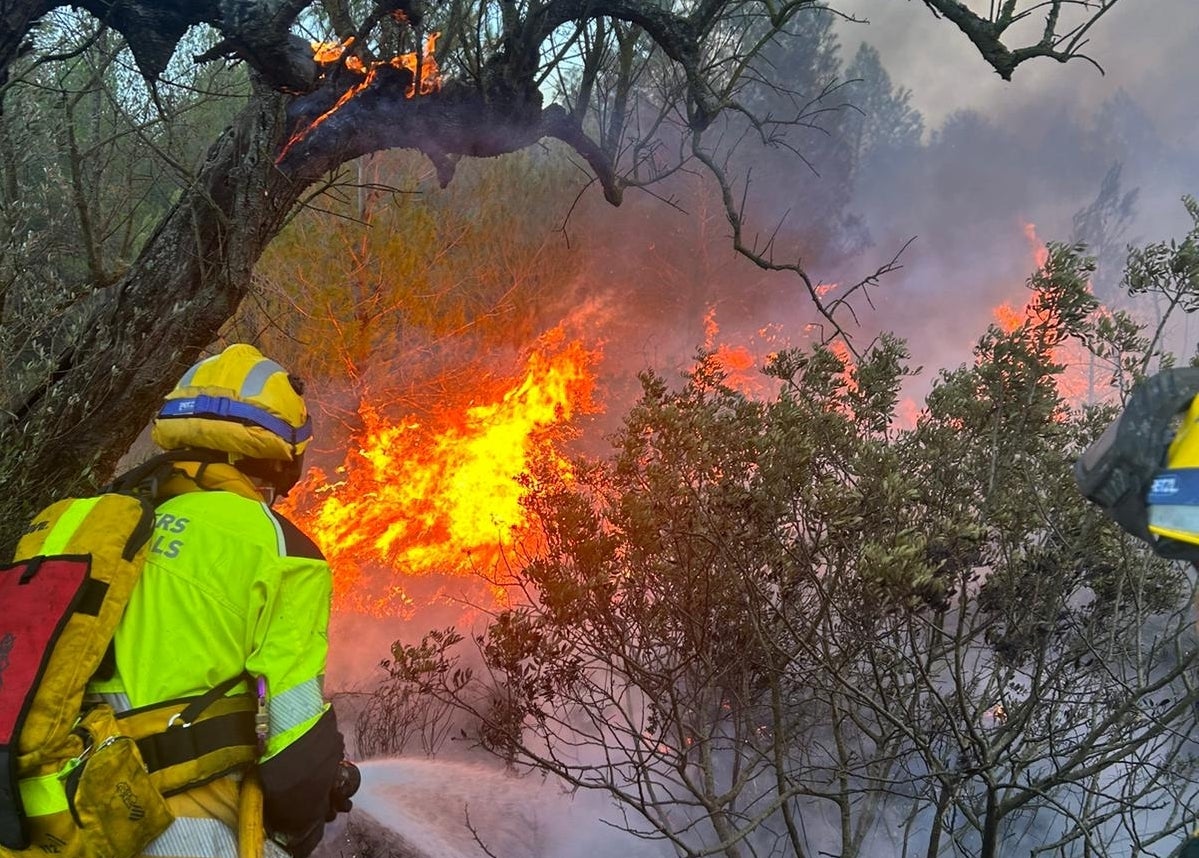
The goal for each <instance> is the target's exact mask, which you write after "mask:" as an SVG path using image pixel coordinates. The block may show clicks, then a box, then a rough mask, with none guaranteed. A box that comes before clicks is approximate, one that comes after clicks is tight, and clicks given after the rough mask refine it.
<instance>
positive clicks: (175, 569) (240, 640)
mask: <svg viewBox="0 0 1199 858" xmlns="http://www.w3.org/2000/svg"><path fill="white" fill-rule="evenodd" d="M302 394H303V386H302V384H301V383H300V382H299V380H298V379H295V378H294V377H292V376H290V375H289V374H288V373H287V371H286V370H284V369H283V368H282V367H281V366H279V364H277V363H275V362H274V361H271V360H268V359H267V358H265V357H264V356H263V355H262V354H261V353H260V352H259V351H258V350H257V349H256V348H254V347H253V346H250V345H246V344H236V345H231V346H229V347H228V348H226V349H225V350H224V351H222V352H221V353H220V354H217V355H215V356H213V357H210V358H208V359H206V360H202V361H200V362H199V363H197V364H196V365H194V366H193V367H191V369H189V370H188V371H187V372H186V373H185V374H184V376H183V377H182V378H181V379H180V381H179V383H178V384H177V385H176V386H175V389H174V390H173V391H171V393H170V394H169V395H168V396H167V399H166V402H165V404H164V405H163V407H162V409H161V410H160V412H159V414H158V416H157V418H156V419H155V421H154V425H153V429H152V437H153V439H154V441H155V443H156V444H158V445H159V446H160V447H162V448H163V450H164V451H166V452H164V454H163V457H162V458H166V459H169V460H170V461H171V470H170V471H169V476H168V477H167V478H166V479H165V480H163V481H162V484H161V485H159V486H157V488H156V491H155V501H156V504H157V506H156V518H155V526H154V533H153V535H152V536H151V537H150V543H149V552H148V559H147V562H146V565H145V569H144V571H143V573H142V577H141V580H140V581H139V582H138V584H137V586H136V588H135V589H134V591H133V594H132V596H131V598H130V601H129V604H128V607H127V608H126V611H125V614H124V616H123V618H122V620H121V623H120V625H119V626H118V628H117V632H116V636H115V639H114V644H113V651H114V654H115V670H114V671H113V672H112V674H111V676H110V677H109V678H107V679H97V680H93V682H92V684H91V685H90V686H89V691H90V692H92V693H94V694H98V695H100V696H101V697H102V698H103V699H105V700H107V701H108V702H110V703H112V704H113V706H114V708H115V709H117V710H118V712H120V711H128V710H137V709H139V708H141V707H150V708H151V709H152V708H153V707H155V706H156V705H158V704H161V703H162V702H163V701H170V700H177V699H180V698H188V697H196V696H198V695H199V696H203V695H208V696H209V697H213V696H216V697H219V698H221V702H222V704H223V703H226V702H229V700H230V698H240V699H243V700H244V699H247V698H248V699H249V700H251V701H253V702H254V707H255V714H256V715H257V717H256V718H255V719H254V721H253V723H255V724H256V725H257V729H256V732H257V757H258V760H257V766H256V772H253V771H249V772H247V771H246V767H245V765H244V764H243V765H237V766H234V767H233V771H222V769H223V768H225V769H227V768H228V766H227V763H228V760H227V759H226V760H223V761H222V760H220V759H217V758H219V757H220V753H219V752H217V753H214V754H210V755H209V757H206V758H204V759H203V760H201V761H199V762H185V763H184V764H185V765H191V766H208V767H210V768H212V769H214V771H212V772H209V771H196V772H193V773H192V779H191V781H190V782H194V781H195V780H197V779H200V780H202V779H204V778H205V777H211V780H209V781H208V782H207V783H204V784H202V785H200V786H196V787H192V788H190V789H187V790H186V791H184V792H181V793H179V794H177V795H173V796H169V797H168V804H169V807H170V809H171V811H172V813H173V814H174V816H175V821H174V822H173V823H172V824H171V826H170V827H169V828H168V829H167V830H166V831H165V832H164V833H163V834H162V835H160V836H159V837H158V838H157V839H155V840H154V841H152V842H151V844H150V845H149V846H148V847H147V849H146V852H145V854H147V855H155V856H176V858H237V855H238V839H239V836H238V831H239V827H240V828H241V830H242V839H243V840H244V841H248V840H249V839H251V838H250V836H249V835H247V834H246V833H245V832H246V831H250V832H252V833H253V830H254V828H255V826H261V825H262V824H263V822H262V820H258V819H242V820H239V818H238V816H239V814H238V807H239V788H240V786H241V783H242V781H243V779H244V780H245V781H246V783H247V784H249V785H254V784H257V783H260V784H261V805H262V809H263V810H262V816H263V817H264V819H265V829H266V835H267V840H266V847H265V854H267V855H279V854H282V850H285V851H286V853H288V854H290V855H292V856H295V858H303V856H306V855H308V854H309V853H310V852H312V850H313V849H314V848H315V847H316V845H317V843H319V841H320V839H321V837H322V835H323V832H324V826H325V823H326V822H327V821H331V820H332V819H333V818H334V817H335V815H336V813H337V812H343V811H345V810H348V809H349V805H350V802H349V798H348V795H345V794H344V793H345V792H346V790H345V789H344V788H342V789H341V790H340V791H339V789H338V775H339V772H343V773H344V772H345V767H346V766H348V765H350V764H348V763H344V761H343V741H342V736H341V733H340V732H339V731H338V728H337V722H336V719H335V716H334V712H333V709H332V708H331V707H330V705H329V703H328V702H327V701H326V700H325V697H324V693H323V688H322V682H323V678H324V673H325V660H326V654H327V648H328V623H329V609H330V597H331V587H332V581H331V575H330V570H329V565H328V563H327V562H326V560H325V558H324V557H323V556H322V554H321V552H320V551H319V550H318V549H317V547H316V545H314V544H313V542H312V541H311V540H310V539H308V538H307V537H306V536H304V535H303V534H302V533H301V532H300V531H299V530H298V529H297V528H296V527H295V526H294V525H293V524H292V523H291V522H289V521H288V520H287V519H286V518H284V517H283V516H282V515H280V514H279V513H277V512H275V511H274V510H272V509H271V503H272V501H273V500H274V498H276V497H281V496H283V495H285V494H287V492H288V490H289V489H291V488H292V486H293V485H294V484H295V483H296V481H297V479H298V478H299V476H300V474H301V469H302V462H303V454H304V448H305V447H306V446H307V445H308V442H309V440H310V437H311V421H310V419H309V417H308V414H307V409H306V407H305V404H304V399H303V396H302ZM118 483H119V481H118ZM189 717H190V716H189ZM183 720H184V721H186V720H187V718H186V717H185V718H184V719H183ZM240 723H241V724H242V725H243V729H244V725H245V724H246V723H247V722H246V719H244V718H243V719H242V721H241V722H240ZM183 726H186V724H184V725H183ZM182 732H187V731H181V733H180V735H181V734H182ZM194 732H197V734H198V731H194ZM213 732H215V728H214V731H213ZM167 734H168V736H170V735H171V731H169V730H168V731H167ZM220 741H221V740H220V739H219V737H218V738H215V739H212V742H211V743H215V745H219V744H220ZM230 741H231V742H237V741H243V739H230ZM211 743H210V744H211ZM174 752H175V751H172V750H171V749H170V748H166V747H164V750H163V753H164V754H170V753H174ZM190 753H192V754H193V756H194V754H195V751H194V750H192V751H190ZM214 760H215V761H214ZM353 774H356V771H355V772H354V773H353ZM247 788H249V787H247ZM257 833H258V834H259V835H260V834H261V832H257ZM280 847H282V850H281V849H280Z"/></svg>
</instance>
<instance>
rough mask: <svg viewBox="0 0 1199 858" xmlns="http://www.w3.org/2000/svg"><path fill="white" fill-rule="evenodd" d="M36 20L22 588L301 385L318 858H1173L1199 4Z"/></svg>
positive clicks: (6, 388)
mask: <svg viewBox="0 0 1199 858" xmlns="http://www.w3.org/2000/svg"><path fill="white" fill-rule="evenodd" d="M7 5H10V6H12V7H13V8H14V9H17V7H20V9H21V10H24V11H22V12H21V13H20V14H18V12H16V11H14V12H11V14H10V12H9V11H0V73H2V75H3V77H2V79H0V100H2V107H3V110H2V112H0V323H2V324H0V366H2V367H3V369H2V370H0V448H2V449H4V450H6V451H8V452H5V453H4V454H3V455H0V498H4V501H3V503H4V511H5V514H4V516H3V520H4V521H11V522H12V524H5V525H3V527H4V528H6V529H4V530H3V532H2V534H0V541H3V542H4V544H5V547H6V548H9V547H11V545H15V544H16V540H17V539H18V538H19V537H20V536H21V530H20V528H21V527H23V526H24V525H23V523H24V522H26V521H28V520H29V519H30V516H29V514H28V513H29V512H30V511H31V510H36V509H40V508H41V507H42V506H44V505H45V503H47V502H48V501H49V500H50V499H51V497H53V498H57V497H62V496H67V495H80V494H85V493H87V492H88V491H91V490H94V488H95V487H96V486H99V485H102V484H103V483H104V482H105V481H106V480H107V479H109V478H110V477H111V475H112V474H113V473H117V472H119V471H120V470H121V469H122V468H125V467H128V466H130V465H132V464H135V463H137V462H139V461H142V460H144V459H145V458H147V457H148V456H149V455H150V454H151V453H152V452H154V451H153V449H152V448H153V444H152V443H151V439H150V436H149V433H148V431H147V427H148V426H149V425H150V423H151V421H152V419H153V418H154V416H155V414H156V413H157V409H158V408H159V407H160V405H161V403H162V401H163V397H164V395H166V394H167V393H168V392H169V391H170V390H171V385H172V384H174V383H175V381H176V380H177V379H178V378H179V377H180V375H181V374H182V373H183V372H184V371H185V370H186V368H187V367H188V366H189V365H190V364H191V363H192V362H193V361H194V360H197V359H199V358H202V357H203V356H205V355H209V354H215V353H216V352H218V351H219V350H220V349H222V348H224V346H226V345H227V344H229V343H240V342H244V343H253V344H254V345H256V346H257V347H258V348H260V349H261V351H262V353H263V354H264V355H267V356H269V357H270V359H271V360H272V361H276V362H277V363H278V364H279V365H281V366H282V367H285V368H286V369H287V370H288V371H289V372H290V373H292V374H293V375H294V376H296V377H298V378H300V379H303V384H302V385H297V387H296V390H298V391H299V392H300V393H302V395H303V398H304V400H305V401H306V402H307V408H308V412H309V414H310V415H311V418H312V430H313V432H312V441H311V442H310V443H309V444H308V446H307V449H306V452H305V454H304V459H303V468H304V470H303V474H302V476H301V477H300V478H299V481H298V483H297V484H296V485H295V487H294V488H292V489H291V491H290V492H289V493H287V495H286V497H284V498H282V499H279V500H278V501H276V502H275V504H274V509H275V510H276V511H277V512H278V513H279V514H281V515H283V516H286V517H287V518H288V519H289V520H290V521H292V522H294V524H295V525H296V527H297V528H298V529H299V530H300V531H302V532H303V533H304V534H306V535H307V536H308V537H310V539H311V540H312V542H313V543H315V545H316V546H317V547H318V548H319V549H320V552H321V553H323V555H324V557H325V558H327V560H328V564H329V566H330V568H331V570H332V576H333V578H332V581H333V583H332V596H331V598H332V609H331V619H330V623H329V630H328V647H329V651H328V659H327V665H326V669H325V673H324V676H323V684H324V694H325V696H326V698H327V699H328V700H329V701H330V703H331V706H332V709H333V711H334V712H335V713H336V716H337V722H338V724H339V725H340V729H341V732H342V733H343V734H344V736H345V751H346V755H347V757H348V758H349V759H351V760H353V761H354V762H356V763H357V765H358V766H359V768H360V771H361V775H362V785H361V787H360V789H359V790H358V792H357V793H356V794H355V795H354V796H353V807H352V809H351V810H349V811H348V813H343V814H342V815H341V816H339V817H338V819H337V820H336V821H335V822H333V823H331V824H330V825H329V827H328V828H327V830H326V833H325V837H324V840H323V842H322V843H321V845H320V846H319V847H318V848H317V851H316V852H315V853H313V854H314V855H315V856H317V858H349V856H360V858H367V856H383V855H391V856H404V858H487V856H491V858H609V856H610V858H616V856H620V858H659V856H663V858H665V856H678V858H699V857H700V856H721V858H818V856H837V858H866V856H870V858H876V856H896V858H900V856H902V857H903V858H916V856H920V858H1000V856H1002V858H1008V856H1017V855H1019V856H1030V858H1034V857H1035V858H1074V856H1079V858H1082V856H1086V858H1114V856H1129V855H1135V856H1156V858H1166V856H1173V855H1176V854H1179V853H1178V850H1179V849H1180V848H1181V847H1182V846H1183V844H1184V842H1186V841H1187V839H1188V837H1189V836H1190V835H1191V833H1192V831H1193V830H1195V828H1196V814H1197V813H1199V746H1197V745H1196V744H1195V742H1194V741H1193V740H1192V736H1193V731H1194V730H1195V728H1196V718H1197V717H1199V684H1197V683H1196V677H1197V676H1199V674H1197V673H1196V669H1197V668H1199V650H1197V649H1196V645H1197V644H1199V640H1197V637H1196V614H1195V607H1194V604H1195V596H1196V586H1197V580H1196V574H1195V571H1194V567H1192V566H1191V565H1189V564H1188V563H1186V562H1183V560H1185V559H1187V558H1188V557H1189V556H1190V555H1184V554H1182V553H1175V554H1174V555H1173V556H1174V557H1182V558H1183V560H1175V559H1170V558H1169V557H1166V556H1162V553H1161V552H1158V553H1155V552H1154V551H1153V550H1151V545H1150V544H1147V543H1146V539H1145V538H1144V537H1145V535H1146V534H1147V531H1145V532H1144V533H1140V534H1138V533H1133V532H1131V531H1130V528H1129V527H1128V526H1127V522H1126V521H1119V522H1117V521H1115V520H1113V517H1112V516H1111V515H1109V514H1107V512H1106V511H1105V510H1104V509H1103V508H1101V506H1100V505H1097V504H1096V503H1092V502H1091V500H1088V498H1087V497H1085V496H1084V494H1083V493H1082V492H1081V491H1080V488H1079V483H1078V480H1077V478H1076V470H1075V463H1076V461H1077V460H1078V459H1079V458H1080V456H1081V455H1082V454H1083V452H1084V451H1085V450H1087V449H1088V447H1089V446H1090V445H1091V444H1092V443H1093V442H1095V441H1096V439H1097V438H1099V437H1100V435H1101V433H1103V431H1104V428H1105V427H1106V426H1108V425H1109V423H1111V421H1112V420H1113V419H1114V418H1116V416H1117V415H1118V414H1120V413H1121V409H1122V408H1123V407H1124V406H1125V404H1126V403H1127V402H1128V401H1129V399H1130V394H1131V393H1132V391H1133V390H1134V389H1136V386H1137V384H1138V383H1139V382H1141V381H1143V380H1144V379H1146V378H1148V377H1151V376H1153V375H1154V374H1156V373H1158V372H1159V371H1161V370H1165V369H1168V368H1170V367H1182V366H1187V365H1191V364H1196V365H1199V348H1197V347H1196V338H1197V337H1199V324H1196V323H1194V322H1193V321H1192V314H1193V312H1194V311H1195V310H1196V309H1197V308H1199V202H1196V200H1195V199H1194V198H1193V197H1192V196H1191V195H1192V194H1199V99H1197V98H1196V96H1195V93H1194V91H1193V90H1194V85H1195V83H1196V81H1199V51H1197V50H1196V45H1197V44H1199V16H1196V15H1195V14H1194V11H1193V6H1192V0H1077V1H1076V2H1059V0H1048V2H1031V0H1029V2H1026V0H990V2H983V0H964V2H955V0H924V2H908V3H899V2H891V3H887V2H884V0H830V2H828V3H824V2H819V3H818V2H812V0H783V2H766V0H697V2H683V0H669V2H657V0H654V1H653V2H650V0H591V2H589V3H586V4H579V3H574V2H571V0H513V2H510V0H500V2H495V0H461V2H459V0H455V2H454V3H449V4H425V3H422V2H418V0H411V2H379V3H373V2H363V3H358V2H332V0H323V2H311V3H304V2H299V3H289V4H255V3H244V4H236V3H234V4H230V3H195V4H178V3H168V2H159V0H137V2H132V3H130V4H111V3H107V2H101V0H94V2H86V3H81V4H77V6H78V8H75V7H68V6H65V5H63V6H60V5H59V4H58V3H57V2H53V3H40V4H33V3H30V2H27V0H17V2H14V3H12V4H7ZM34 6H36V7H37V8H36V9H34V8H33V7H34ZM268 6H270V7H271V8H272V9H274V11H272V12H270V14H269V15H268V13H267V11H265V10H266V8H267V7H268ZM26 7H29V8H26ZM126 7H128V9H129V10H134V11H128V10H127V8H126ZM184 7H186V8H184ZM234 7H236V9H234ZM147 10H149V11H147ZM151 13H153V14H152V15H151ZM22 16H23V17H22ZM39 16H41V17H39ZM147 16H149V17H147ZM154 16H158V17H154ZM285 19H286V20H285ZM35 20H36V21H38V23H34V22H35ZM147 22H152V26H151V24H150V23H147ZM22 45H24V47H22ZM1188 419H1189V418H1188ZM139 433H140V434H139ZM232 464H233V465H236V464H237V462H236V461H234V462H232ZM1194 464H1199V462H1196V463H1192V465H1194ZM1188 467H1190V465H1188ZM255 497H256V496H255ZM1122 525H1124V526H1122ZM1138 535H1140V536H1141V537H1142V538H1140V539H1138V538H1137V537H1138ZM1175 536H1177V533H1176V534H1175ZM1191 536H1193V537H1194V538H1193V540H1192V543H1199V526H1196V528H1194V533H1193V534H1191ZM1179 538H1181V539H1183V541H1185V540H1186V539H1189V538H1191V537H1190V536H1187V535H1186V534H1183V536H1182V537H1179ZM6 559H7V558H6ZM297 646H301V645H300V644H297ZM5 658H6V659H7V654H5ZM122 669H123V668H122ZM268 810H269V809H268ZM1190 848H1193V849H1196V850H1199V839H1196V841H1194V842H1193V843H1192V844H1191V847H1190ZM4 854H8V853H7V852H6V853H4ZM156 854H158V853H156ZM1193 854H1199V851H1196V852H1195V853H1193Z"/></svg>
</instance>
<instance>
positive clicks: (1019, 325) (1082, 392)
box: [991, 223, 1105, 405]
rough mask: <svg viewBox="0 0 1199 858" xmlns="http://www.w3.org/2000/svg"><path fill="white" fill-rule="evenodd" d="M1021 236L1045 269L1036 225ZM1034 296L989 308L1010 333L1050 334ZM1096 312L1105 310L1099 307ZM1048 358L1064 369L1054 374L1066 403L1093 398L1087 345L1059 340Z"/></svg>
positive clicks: (1045, 259) (1046, 252)
mask: <svg viewBox="0 0 1199 858" xmlns="http://www.w3.org/2000/svg"><path fill="white" fill-rule="evenodd" d="M1024 236H1025V238H1027V239H1028V242H1029V246H1030V249H1031V250H1032V253H1033V262H1034V263H1035V264H1036V267H1037V268H1044V267H1045V263H1046V262H1048V261H1049V248H1048V247H1046V245H1045V244H1044V242H1042V241H1041V240H1040V239H1039V238H1038V237H1037V227H1036V224H1033V223H1026V224H1024ZM1037 303H1038V302H1037V296H1036V295H1032V296H1031V297H1029V299H1028V300H1027V301H1026V302H1025V304H1024V306H1023V307H1021V308H1020V309H1016V308H1015V307H1013V306H1012V305H1011V304H1009V303H1007V302H1004V303H1002V304H1000V305H999V306H997V307H995V308H994V309H992V311H991V313H992V316H993V317H994V319H995V324H996V325H997V326H998V327H999V329H1000V330H1002V331H1003V332H1004V333H1007V334H1013V333H1016V332H1017V331H1020V330H1021V329H1027V331H1028V332H1029V334H1028V335H1029V336H1031V331H1032V330H1033V329H1034V328H1038V327H1040V328H1042V329H1043V330H1046V328H1047V330H1046V332H1047V333H1048V334H1050V335H1052V334H1053V329H1054V328H1055V324H1054V323H1053V322H1051V321H1050V320H1049V319H1046V318H1044V317H1043V316H1042V315H1041V314H1040V313H1038V311H1037V308H1036V305H1037ZM1099 312H1105V311H1104V310H1103V309H1102V308H1101V309H1100V311H1099ZM1049 357H1050V359H1051V360H1053V361H1054V362H1055V363H1058V364H1061V365H1062V366H1064V367H1065V369H1064V370H1063V371H1062V372H1061V373H1060V374H1059V375H1058V377H1057V389H1058V393H1059V394H1060V395H1061V397H1062V398H1063V399H1064V400H1066V402H1068V403H1070V404H1073V405H1077V404H1081V403H1083V402H1086V401H1089V400H1091V399H1093V398H1094V396H1095V393H1096V390H1095V387H1096V385H1095V380H1094V378H1093V376H1094V372H1093V371H1092V367H1091V355H1090V353H1089V352H1088V351H1087V350H1086V347H1085V346H1083V345H1082V344H1081V343H1077V342H1074V341H1069V340H1067V341H1065V342H1059V343H1057V344H1056V345H1054V346H1053V348H1052V350H1051V351H1050V354H1049Z"/></svg>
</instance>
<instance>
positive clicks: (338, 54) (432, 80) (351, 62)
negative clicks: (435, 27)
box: [275, 33, 441, 163]
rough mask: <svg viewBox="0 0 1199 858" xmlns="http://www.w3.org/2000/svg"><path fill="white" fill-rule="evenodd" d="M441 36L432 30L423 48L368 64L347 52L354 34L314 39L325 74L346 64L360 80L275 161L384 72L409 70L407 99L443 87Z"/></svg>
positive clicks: (315, 54) (314, 54) (303, 129)
mask: <svg viewBox="0 0 1199 858" xmlns="http://www.w3.org/2000/svg"><path fill="white" fill-rule="evenodd" d="M440 36H441V34H440V33H430V34H429V35H428V36H427V37H426V38H425V45H424V50H423V51H420V52H416V51H412V52H409V53H406V54H400V55H399V56H396V57H392V58H391V59H390V60H380V61H377V62H371V63H364V62H363V61H362V59H361V58H360V57H358V56H356V55H354V54H346V51H348V50H349V49H350V48H351V47H352V46H353V44H354V38H353V37H352V36H351V37H350V38H348V39H346V40H345V41H344V42H313V43H312V58H313V60H315V61H316V63H317V65H319V66H321V67H322V71H323V73H324V74H329V73H330V72H331V71H332V70H333V69H334V68H336V67H338V66H344V67H345V69H346V71H348V72H350V73H351V74H353V75H355V76H357V77H358V78H359V80H357V81H355V82H354V83H353V84H352V85H351V86H350V87H349V89H347V90H346V91H345V92H343V93H342V94H341V96H340V97H339V98H338V99H337V101H336V102H334V104H333V106H332V107H330V108H329V109H328V110H326V111H325V112H324V113H322V114H320V115H319V116H317V117H316V118H315V119H313V120H312V121H311V122H309V123H308V124H307V125H305V126H303V127H301V128H299V129H297V130H296V132H295V133H294V134H292V135H291V138H290V139H289V140H288V141H287V143H286V144H285V145H284V146H283V149H282V150H281V151H280V152H279V157H278V158H276V159H275V162H276V163H279V162H281V161H282V160H283V159H284V158H285V157H286V156H287V153H288V152H289V151H291V149H292V147H294V146H295V145H296V144H297V143H299V142H300V141H302V140H303V139H304V138H306V137H307V136H308V135H309V134H311V133H312V132H313V131H314V130H315V129H316V128H319V127H320V126H321V125H322V124H323V123H324V122H326V121H327V120H328V119H329V117H330V116H332V115H333V114H335V113H337V111H339V110H341V108H342V107H344V106H345V105H346V104H348V103H349V102H350V101H351V100H353V99H354V98H355V97H356V96H357V95H358V94H359V93H361V92H363V91H364V90H366V89H367V88H368V87H370V86H371V84H373V83H375V82H376V81H378V80H379V79H380V75H381V74H384V73H386V72H387V71H393V70H403V71H405V72H407V79H408V84H407V87H406V89H405V90H404V95H405V97H407V98H415V97H416V96H417V95H430V94H432V93H434V92H437V91H438V90H440V89H441V71H440V70H439V69H438V67H437V57H436V51H437V39H438V38H439V37H440Z"/></svg>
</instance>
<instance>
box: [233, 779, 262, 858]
mask: <svg viewBox="0 0 1199 858" xmlns="http://www.w3.org/2000/svg"><path fill="white" fill-rule="evenodd" d="M265 839H266V829H265V827H264V825H263V822H262V784H261V783H260V782H259V780H258V772H257V770H255V769H250V771H248V772H246V776H245V777H244V778H242V781H241V795H240V796H239V798H238V803H237V856H238V858H262V850H263V846H264V841H265Z"/></svg>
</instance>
